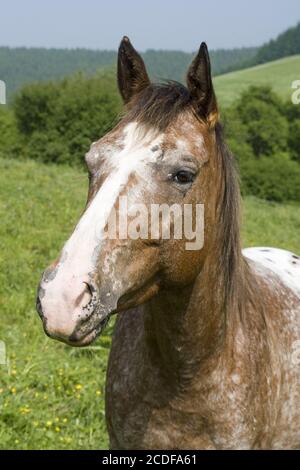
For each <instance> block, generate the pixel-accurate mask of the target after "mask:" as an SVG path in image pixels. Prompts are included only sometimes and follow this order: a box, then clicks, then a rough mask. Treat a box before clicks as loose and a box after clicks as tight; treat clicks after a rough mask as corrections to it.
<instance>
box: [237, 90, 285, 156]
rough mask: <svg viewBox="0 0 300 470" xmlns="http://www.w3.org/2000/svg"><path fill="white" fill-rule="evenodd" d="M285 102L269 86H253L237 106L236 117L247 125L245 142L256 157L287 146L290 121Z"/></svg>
mask: <svg viewBox="0 0 300 470" xmlns="http://www.w3.org/2000/svg"><path fill="white" fill-rule="evenodd" d="M283 109H284V105H283V103H282V102H281V100H280V99H279V98H278V97H277V96H276V95H275V94H274V93H273V92H272V91H271V89H270V88H268V87H250V88H249V89H248V90H247V91H245V92H244V93H242V95H241V98H240V99H239V100H238V102H237V104H236V106H235V113H236V116H237V119H239V120H240V121H241V122H242V124H243V125H244V126H245V127H246V129H247V131H246V141H247V142H248V143H249V144H250V145H251V147H252V149H253V153H254V155H255V156H256V157H261V156H262V155H264V156H267V155H275V154H276V153H277V152H281V151H285V150H286V149H287V137H288V122H287V119H286V117H285V116H284V115H283Z"/></svg>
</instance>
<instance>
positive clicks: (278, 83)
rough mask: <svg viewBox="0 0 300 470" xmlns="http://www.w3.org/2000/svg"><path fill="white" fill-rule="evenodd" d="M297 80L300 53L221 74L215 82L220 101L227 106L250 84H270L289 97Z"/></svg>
mask: <svg viewBox="0 0 300 470" xmlns="http://www.w3.org/2000/svg"><path fill="white" fill-rule="evenodd" d="M295 80H300V55H296V56H292V57H286V58H284V59H280V60H275V61H273V62H268V63H267V64H263V65H258V66H255V67H251V68H248V69H244V70H239V71H236V72H231V73H227V74H224V75H220V76H218V77H216V78H215V79H214V83H215V88H216V93H217V96H218V99H219V103H220V104H221V106H222V107H225V106H228V105H230V104H231V103H232V102H233V101H234V100H235V99H236V98H237V97H238V96H239V95H240V94H241V92H242V91H244V90H245V89H246V88H248V87H249V85H270V86H271V87H272V88H273V90H274V91H275V92H276V93H278V94H279V95H280V96H281V97H282V98H284V99H288V98H289V97H290V96H291V94H292V83H293V81H295Z"/></svg>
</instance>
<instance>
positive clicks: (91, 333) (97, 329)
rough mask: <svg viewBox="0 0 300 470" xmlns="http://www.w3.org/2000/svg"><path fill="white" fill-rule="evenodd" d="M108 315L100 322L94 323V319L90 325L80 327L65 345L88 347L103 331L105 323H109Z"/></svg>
mask: <svg viewBox="0 0 300 470" xmlns="http://www.w3.org/2000/svg"><path fill="white" fill-rule="evenodd" d="M109 319H110V314H108V315H107V316H106V317H105V318H103V319H102V320H98V321H96V320H95V319H93V318H91V321H90V322H89V323H91V325H90V326H89V324H84V325H80V326H79V327H78V328H76V329H75V330H74V331H73V333H72V334H71V336H69V338H68V339H67V341H66V342H67V343H68V344H69V345H70V346H88V345H90V344H91V343H93V342H94V341H95V340H96V339H97V338H98V336H99V335H101V333H102V332H103V330H104V329H105V327H106V325H107V323H108V322H109Z"/></svg>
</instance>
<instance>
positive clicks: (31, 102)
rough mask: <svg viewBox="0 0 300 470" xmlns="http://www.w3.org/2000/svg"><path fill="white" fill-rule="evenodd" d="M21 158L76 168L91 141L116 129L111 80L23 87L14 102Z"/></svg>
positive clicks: (77, 79)
mask: <svg viewBox="0 0 300 470" xmlns="http://www.w3.org/2000/svg"><path fill="white" fill-rule="evenodd" d="M14 111H15V116H16V122H17V126H18V129H19V131H20V133H21V135H22V136H23V138H24V142H25V144H26V145H25V154H26V155H27V156H30V157H31V158H34V159H36V160H40V161H44V162H56V163H68V164H71V165H80V164H82V163H83V155H84V154H85V153H86V152H87V150H88V149H89V146H90V144H91V142H92V141H95V140H98V139H99V138H100V137H101V136H103V135H104V134H105V133H106V132H107V131H108V130H109V129H110V127H111V126H112V125H113V124H114V122H115V120H116V117H117V115H118V113H119V111H120V98H119V95H118V93H117V91H116V86H115V77H114V76H112V75H111V74H110V73H108V72H106V73H101V74H98V75H96V76H94V77H92V78H86V77H85V76H84V75H82V74H77V75H75V76H73V77H71V78H68V79H64V80H63V81H61V82H45V83H42V82H41V83H37V84H32V85H26V86H25V87H24V88H23V89H22V90H21V91H20V92H19V93H18V95H17V96H16V98H15V101H14Z"/></svg>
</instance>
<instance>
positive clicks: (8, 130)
mask: <svg viewBox="0 0 300 470" xmlns="http://www.w3.org/2000/svg"><path fill="white" fill-rule="evenodd" d="M20 147H21V141H20V135H19V133H18V130H17V126H16V120H15V117H14V113H13V112H12V111H11V110H9V109H6V108H2V107H1V108H0V157H1V158H10V157H15V156H16V155H18V154H19V152H20Z"/></svg>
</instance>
